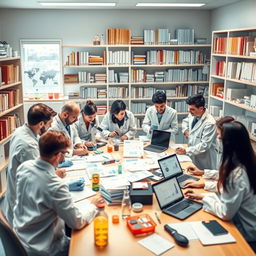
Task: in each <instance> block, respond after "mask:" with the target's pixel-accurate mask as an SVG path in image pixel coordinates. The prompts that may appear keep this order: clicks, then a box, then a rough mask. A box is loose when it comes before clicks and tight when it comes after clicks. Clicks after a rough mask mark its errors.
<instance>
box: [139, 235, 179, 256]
mask: <svg viewBox="0 0 256 256" xmlns="http://www.w3.org/2000/svg"><path fill="white" fill-rule="evenodd" d="M138 243H139V244H141V245H142V246H144V247H145V248H147V249H148V250H150V251H151V252H153V253H154V254H156V255H160V254H162V253H164V252H166V251H168V250H169V249H171V248H172V247H174V244H173V243H171V242H169V241H168V240H166V239H164V238H162V237H161V236H159V235H158V234H152V235H150V236H148V237H146V238H144V239H142V240H140V241H138Z"/></svg>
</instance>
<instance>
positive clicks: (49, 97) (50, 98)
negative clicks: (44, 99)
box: [48, 92, 53, 100]
mask: <svg viewBox="0 0 256 256" xmlns="http://www.w3.org/2000/svg"><path fill="white" fill-rule="evenodd" d="M48 99H49V100H52V99H53V93H51V92H49V93H48Z"/></svg>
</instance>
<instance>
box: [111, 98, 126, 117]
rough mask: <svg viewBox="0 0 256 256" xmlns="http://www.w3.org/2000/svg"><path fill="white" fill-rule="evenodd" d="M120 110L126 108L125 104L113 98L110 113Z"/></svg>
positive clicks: (116, 112)
mask: <svg viewBox="0 0 256 256" xmlns="http://www.w3.org/2000/svg"><path fill="white" fill-rule="evenodd" d="M121 110H126V104H125V103H124V102H123V101H122V100H115V101H114V102H113V103H112V105H111V109H110V113H111V114H112V115H114V114H118V113H119V112H120V111H121Z"/></svg>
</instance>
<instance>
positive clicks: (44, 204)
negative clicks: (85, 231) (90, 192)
mask: <svg viewBox="0 0 256 256" xmlns="http://www.w3.org/2000/svg"><path fill="white" fill-rule="evenodd" d="M70 145H71V141H70V140H69V138H67V137H66V136H65V134H64V133H63V132H59V131H54V130H50V131H47V132H46V133H45V134H43V135H42V136H41V137H40V139H39V151H40V157H39V158H37V159H35V160H29V161H27V162H25V163H23V164H21V165H20V167H19V169H18V172H17V200H16V203H15V206H14V219H13V227H14V230H15V232H16V234H17V235H18V237H19V238H20V241H21V243H22V244H23V246H24V247H25V250H26V251H27V253H28V255H29V256H30V255H33V256H37V255H38V256H39V255H53V256H54V255H59V256H60V255H62V256H64V255H68V247H69V238H68V237H67V236H65V228H64V226H65V225H64V223H66V224H67V225H68V226H69V227H70V228H71V229H81V228H83V227H84V226H85V225H87V224H88V223H90V222H91V221H92V220H93V218H94V216H95V215H96V213H97V208H96V204H98V203H103V202H104V201H103V199H102V198H101V197H95V198H94V199H92V201H91V202H89V201H85V202H84V203H85V205H86V207H84V210H79V209H78V208H77V207H76V206H75V205H74V202H73V200H72V197H71V194H70V192H69V189H68V185H67V184H66V183H65V182H63V181H62V180H61V179H60V178H59V177H58V176H57V175H56V174H55V168H56V167H57V166H58V164H59V163H60V162H62V161H63V159H64V156H65V155H66V153H68V148H69V147H70Z"/></svg>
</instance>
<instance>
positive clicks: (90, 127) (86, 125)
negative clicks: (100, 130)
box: [75, 100, 99, 147]
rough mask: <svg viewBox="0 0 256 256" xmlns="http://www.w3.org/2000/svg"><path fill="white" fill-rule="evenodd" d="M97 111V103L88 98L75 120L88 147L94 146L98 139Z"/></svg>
mask: <svg viewBox="0 0 256 256" xmlns="http://www.w3.org/2000/svg"><path fill="white" fill-rule="evenodd" d="M96 113H97V107H96V105H95V104H94V103H93V102H92V101H91V100H87V101H86V104H85V105H84V107H83V109H82V111H81V114H80V115H79V117H78V120H77V121H76V122H75V127H76V129H77V132H78V135H79V137H80V139H82V140H84V141H85V145H86V146H87V147H93V145H94V140H95V139H96V134H97V127H98V126H99V120H98V117H97V115H96Z"/></svg>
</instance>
